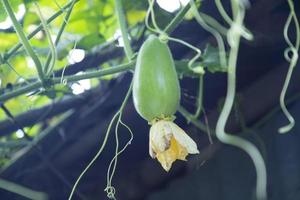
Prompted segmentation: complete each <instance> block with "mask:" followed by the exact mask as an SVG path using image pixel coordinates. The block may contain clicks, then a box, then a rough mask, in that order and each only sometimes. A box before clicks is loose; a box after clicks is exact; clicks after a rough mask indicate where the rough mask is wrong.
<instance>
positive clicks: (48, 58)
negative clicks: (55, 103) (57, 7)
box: [44, 0, 77, 75]
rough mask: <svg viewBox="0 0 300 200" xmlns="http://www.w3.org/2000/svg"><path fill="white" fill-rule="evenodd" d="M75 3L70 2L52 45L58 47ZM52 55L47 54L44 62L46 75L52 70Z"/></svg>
mask: <svg viewBox="0 0 300 200" xmlns="http://www.w3.org/2000/svg"><path fill="white" fill-rule="evenodd" d="M76 2H77V0H73V1H72V4H71V6H70V8H69V9H68V11H67V14H66V16H65V18H64V20H63V23H62V25H61V27H60V29H59V31H58V34H57V36H56V39H55V42H54V45H55V46H57V45H58V42H59V40H60V38H61V36H62V34H63V32H64V30H65V27H66V26H67V24H68V21H69V19H70V16H71V13H72V10H73V7H74V5H75V3H76ZM62 9H63V8H62ZM52 55H55V54H54V52H52V53H49V54H48V57H47V60H46V63H45V67H44V71H45V73H46V74H47V75H50V73H51V72H52V69H51V67H50V63H51V60H53V59H54V58H52V57H53V56H52ZM55 59H56V58H55ZM49 67H50V69H49Z"/></svg>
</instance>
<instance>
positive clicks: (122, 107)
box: [68, 86, 132, 200]
mask: <svg viewBox="0 0 300 200" xmlns="http://www.w3.org/2000/svg"><path fill="white" fill-rule="evenodd" d="M131 88H132V87H131V86H130V88H129V89H128V91H127V94H126V96H125V98H124V100H123V102H122V105H121V107H120V109H119V110H118V111H117V112H116V113H115V115H114V116H113V118H112V120H111V121H110V123H109V125H108V128H107V130H106V133H105V136H104V139H103V142H102V144H101V147H100V149H99V150H98V152H97V154H96V155H95V156H94V158H93V159H92V160H91V161H90V162H89V164H88V165H87V166H86V168H85V169H84V170H83V171H82V172H81V174H80V175H79V177H78V178H77V180H76V182H75V184H74V186H73V188H72V191H71V193H70V195H69V198H68V200H71V199H72V197H73V194H74V192H75V190H76V187H77V185H78V184H79V181H80V180H81V178H82V177H83V175H84V174H85V173H86V172H87V171H88V169H89V168H90V167H91V166H92V165H93V164H94V162H95V161H96V160H97V159H98V158H99V156H100V155H101V153H102V151H103V149H104V148H105V146H106V143H107V139H108V136H109V134H110V130H111V128H112V125H113V123H114V122H115V120H116V119H117V117H118V116H119V115H120V113H122V111H123V109H124V108H125V105H126V103H127V101H128V99H129V96H130V94H131Z"/></svg>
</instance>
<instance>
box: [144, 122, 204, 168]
mask: <svg viewBox="0 0 300 200" xmlns="http://www.w3.org/2000/svg"><path fill="white" fill-rule="evenodd" d="M189 153H190V154H196V153H199V151H198V149H197V145H196V143H195V142H194V141H193V140H192V139H191V138H190V137H189V136H188V135H187V134H186V133H185V132H184V131H183V130H182V129H181V128H180V127H178V126H177V125H176V124H174V123H173V122H172V121H165V120H160V121H158V122H156V123H154V124H153V125H152V127H151V128H150V139H149V154H150V156H151V157H152V158H157V160H158V161H159V162H160V164H161V165H162V167H163V168H164V169H165V170H166V171H169V170H170V168H171V166H172V164H173V162H174V161H175V160H177V159H178V160H186V156H187V155H188V154H189Z"/></svg>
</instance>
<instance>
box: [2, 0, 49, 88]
mask: <svg viewBox="0 0 300 200" xmlns="http://www.w3.org/2000/svg"><path fill="white" fill-rule="evenodd" d="M2 3H3V6H4V8H5V11H6V13H7V15H8V16H9V18H10V19H11V21H12V23H13V26H14V28H15V30H16V33H17V35H18V37H19V39H20V40H21V43H22V44H23V46H24V48H25V50H26V52H27V53H28V54H29V56H30V57H31V58H32V60H33V62H34V64H35V66H36V69H37V72H38V75H39V79H40V80H41V82H42V83H44V81H45V78H44V73H43V68H42V64H41V62H40V60H39V58H38V57H37V55H36V54H35V52H34V51H33V48H32V46H31V45H30V43H29V41H28V39H27V37H26V36H25V33H24V31H23V29H22V27H21V24H20V23H19V22H18V20H17V18H16V16H15V14H14V12H13V10H12V8H11V6H10V4H9V2H8V0H2Z"/></svg>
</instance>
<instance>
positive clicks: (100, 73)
mask: <svg viewBox="0 0 300 200" xmlns="http://www.w3.org/2000/svg"><path fill="white" fill-rule="evenodd" d="M134 64H135V62H131V63H128V64H122V65H118V66H115V67H111V68H108V69H101V70H97V71H92V72H86V73H84V74H78V75H71V76H65V77H64V79H65V80H66V81H67V82H69V83H72V82H76V81H80V80H83V79H90V78H99V77H102V76H105V75H110V74H115V73H119V72H124V71H128V70H130V69H133V67H134ZM49 82H50V83H51V84H52V85H55V84H60V83H61V78H53V79H50V80H49ZM41 87H42V83H41V82H40V81H37V82H34V83H30V84H28V85H25V86H22V87H20V88H18V89H16V90H14V91H12V92H8V93H5V94H3V95H1V96H0V102H2V103H3V102H5V101H7V100H9V99H11V98H15V97H17V96H20V95H23V94H26V93H28V92H31V91H34V90H37V89H40V88H41Z"/></svg>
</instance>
